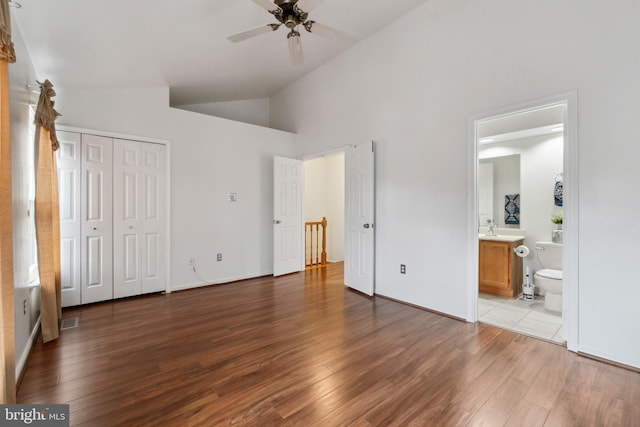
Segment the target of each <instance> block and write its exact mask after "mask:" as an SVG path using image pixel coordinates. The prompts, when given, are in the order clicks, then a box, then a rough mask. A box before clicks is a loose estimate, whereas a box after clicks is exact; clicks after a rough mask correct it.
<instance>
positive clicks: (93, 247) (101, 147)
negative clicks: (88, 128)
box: [80, 135, 113, 304]
mask: <svg viewBox="0 0 640 427" xmlns="http://www.w3.org/2000/svg"><path fill="white" fill-rule="evenodd" d="M81 139H82V183H81V187H82V207H81V215H82V231H81V233H82V241H81V259H82V265H81V268H80V270H81V274H82V280H81V282H82V290H81V294H82V295H81V301H82V303H83V304H88V303H92V302H97V301H104V300H108V299H112V298H113V274H112V271H113V262H112V250H113V249H112V246H113V240H112V239H113V217H112V198H113V187H112V176H113V175H112V164H113V147H112V140H111V138H106V137H101V136H95V135H82V138H81Z"/></svg>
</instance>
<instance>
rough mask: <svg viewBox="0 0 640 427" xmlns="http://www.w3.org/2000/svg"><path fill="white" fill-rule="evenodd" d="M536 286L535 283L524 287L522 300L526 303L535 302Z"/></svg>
mask: <svg viewBox="0 0 640 427" xmlns="http://www.w3.org/2000/svg"><path fill="white" fill-rule="evenodd" d="M534 289H535V285H534V284H533V283H531V284H526V283H524V284H523V285H522V299H523V300H525V301H533V293H534Z"/></svg>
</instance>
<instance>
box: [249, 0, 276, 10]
mask: <svg viewBox="0 0 640 427" xmlns="http://www.w3.org/2000/svg"><path fill="white" fill-rule="evenodd" d="M253 2H254V3H255V4H257V5H258V6H260V7H262V8H264V9H265V10H266V11H267V12H272V11H274V10H278V9H280V6H278V5H276V4H274V3H273V2H272V1H269V0H253Z"/></svg>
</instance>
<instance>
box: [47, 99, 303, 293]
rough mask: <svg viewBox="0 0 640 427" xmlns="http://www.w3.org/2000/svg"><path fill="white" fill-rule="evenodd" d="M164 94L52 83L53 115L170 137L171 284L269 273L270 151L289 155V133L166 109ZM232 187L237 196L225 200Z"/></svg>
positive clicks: (100, 126) (67, 120)
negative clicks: (55, 88)
mask: <svg viewBox="0 0 640 427" xmlns="http://www.w3.org/2000/svg"><path fill="white" fill-rule="evenodd" d="M168 95H169V91H168V89H167V88H159V89H138V90H120V91H113V90H70V89H65V88H58V103H57V104H56V107H57V109H58V110H59V111H60V112H61V113H62V114H63V117H61V118H60V119H59V120H58V121H59V122H60V124H65V125H68V126H76V127H82V128H88V129H96V130H103V131H109V132H117V133H124V134H129V135H137V136H145V137H153V138H160V139H166V140H169V141H170V151H171V264H170V266H171V279H170V283H171V287H172V289H181V288H187V287H193V286H197V285H199V284H202V283H203V282H205V283H220V282H227V281H231V280H237V279H242V278H246V277H254V276H261V275H266V274H271V273H272V253H273V243H272V239H273V238H272V234H273V231H272V224H271V218H272V215H273V213H272V212H273V189H272V182H273V164H272V158H273V156H274V155H278V156H285V157H295V155H296V144H295V142H294V140H295V136H294V135H292V134H288V133H285V132H281V131H276V130H273V129H268V128H263V127H259V126H253V125H248V124H245V123H240V122H235V121H230V120H226V119H220V118H216V117H210V116H207V115H202V114H197V113H192V112H189V111H184V110H179V109H172V108H169V107H168V105H169V96H168ZM230 192H235V193H237V194H238V201H237V202H236V203H229V202H228V201H227V194H228V193H230ZM217 253H222V254H223V261H222V262H217V261H216V254H217ZM191 257H194V258H195V261H196V267H197V270H198V274H197V275H196V274H194V272H193V271H192V269H191V267H190V266H189V258H191ZM201 279H202V280H201Z"/></svg>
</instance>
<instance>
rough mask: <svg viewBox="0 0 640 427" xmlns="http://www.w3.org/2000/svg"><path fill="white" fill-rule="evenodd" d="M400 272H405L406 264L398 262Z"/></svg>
mask: <svg viewBox="0 0 640 427" xmlns="http://www.w3.org/2000/svg"><path fill="white" fill-rule="evenodd" d="M400 274H407V266H406V265H404V264H400Z"/></svg>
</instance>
